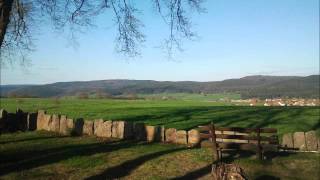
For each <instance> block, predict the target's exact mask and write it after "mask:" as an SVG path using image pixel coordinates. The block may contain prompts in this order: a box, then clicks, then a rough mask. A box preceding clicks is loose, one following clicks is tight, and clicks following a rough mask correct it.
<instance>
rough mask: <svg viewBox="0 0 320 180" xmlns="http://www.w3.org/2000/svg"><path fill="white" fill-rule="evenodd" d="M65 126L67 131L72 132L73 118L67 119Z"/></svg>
mask: <svg viewBox="0 0 320 180" xmlns="http://www.w3.org/2000/svg"><path fill="white" fill-rule="evenodd" d="M67 128H68V129H69V131H71V132H72V130H73V129H74V121H73V119H67Z"/></svg>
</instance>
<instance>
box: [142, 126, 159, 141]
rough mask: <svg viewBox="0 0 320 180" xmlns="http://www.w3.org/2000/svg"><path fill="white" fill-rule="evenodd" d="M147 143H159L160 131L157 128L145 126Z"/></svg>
mask: <svg viewBox="0 0 320 180" xmlns="http://www.w3.org/2000/svg"><path fill="white" fill-rule="evenodd" d="M145 129H146V133H147V141H149V142H153V141H160V140H161V129H160V127H158V126H146V127H145Z"/></svg>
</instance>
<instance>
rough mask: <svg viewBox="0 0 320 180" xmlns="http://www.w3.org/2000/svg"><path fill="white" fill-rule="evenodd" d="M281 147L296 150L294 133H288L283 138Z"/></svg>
mask: <svg viewBox="0 0 320 180" xmlns="http://www.w3.org/2000/svg"><path fill="white" fill-rule="evenodd" d="M281 146H282V147H287V148H294V145H293V136H292V133H287V134H284V135H283V136H282V143H281Z"/></svg>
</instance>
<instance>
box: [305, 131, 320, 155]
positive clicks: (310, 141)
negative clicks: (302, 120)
mask: <svg viewBox="0 0 320 180" xmlns="http://www.w3.org/2000/svg"><path fill="white" fill-rule="evenodd" d="M305 137H306V144H307V150H308V151H317V149H318V138H317V135H316V131H308V132H306V133H305Z"/></svg>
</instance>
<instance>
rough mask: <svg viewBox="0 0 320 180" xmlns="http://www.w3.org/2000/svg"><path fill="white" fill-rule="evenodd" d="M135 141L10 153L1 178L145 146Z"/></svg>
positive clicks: (0, 167) (4, 158) (5, 157)
mask: <svg viewBox="0 0 320 180" xmlns="http://www.w3.org/2000/svg"><path fill="white" fill-rule="evenodd" d="M143 144H145V143H137V142H134V141H116V142H104V143H101V142H99V143H92V144H82V145H64V146H61V147H57V148H46V149H41V150H36V149H32V150H30V149H29V150H26V151H24V150H23V151H19V152H9V153H6V154H5V155H1V156H0V159H1V161H2V163H1V164H0V176H1V175H5V174H8V173H11V172H18V171H23V170H29V169H33V168H36V167H40V166H44V165H48V164H53V163H57V162H60V161H62V160H66V159H70V158H73V157H75V156H77V157H78V156H90V155H93V154H97V153H105V152H111V151H117V150H120V149H125V148H130V147H133V146H138V145H143Z"/></svg>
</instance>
